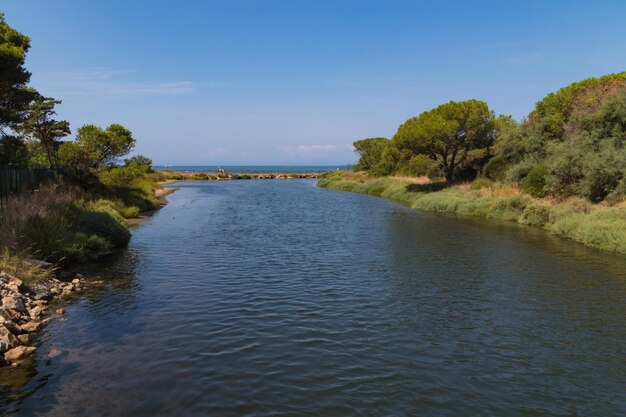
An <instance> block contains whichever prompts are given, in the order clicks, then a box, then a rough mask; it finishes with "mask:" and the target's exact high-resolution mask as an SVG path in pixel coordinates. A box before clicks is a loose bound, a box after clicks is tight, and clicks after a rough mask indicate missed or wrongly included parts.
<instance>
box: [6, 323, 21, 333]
mask: <svg viewBox="0 0 626 417" xmlns="http://www.w3.org/2000/svg"><path fill="white" fill-rule="evenodd" d="M2 325H3V326H4V327H6V328H7V329H8V330H9V331H10V332H11V333H13V334H20V333H22V330H21V329H20V328H19V327H18V326H17V325H16V324H15V323H13V322H12V321H5V322H4V323H2Z"/></svg>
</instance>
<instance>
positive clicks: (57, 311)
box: [55, 308, 65, 316]
mask: <svg viewBox="0 0 626 417" xmlns="http://www.w3.org/2000/svg"><path fill="white" fill-rule="evenodd" d="M55 313H56V315H58V316H60V315H63V314H65V309H64V308H57V309H56V311H55Z"/></svg>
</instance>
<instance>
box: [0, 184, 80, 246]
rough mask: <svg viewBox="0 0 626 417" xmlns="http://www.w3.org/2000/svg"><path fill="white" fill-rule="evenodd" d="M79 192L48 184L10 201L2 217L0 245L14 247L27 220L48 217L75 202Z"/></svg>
mask: <svg viewBox="0 0 626 417" xmlns="http://www.w3.org/2000/svg"><path fill="white" fill-rule="evenodd" d="M77 196H78V192H77V191H76V190H75V189H73V188H71V187H68V186H66V185H63V184H60V183H48V184H46V185H44V186H42V187H41V188H40V189H39V190H37V191H35V193H33V194H29V193H26V194H22V195H19V196H16V197H13V198H11V199H10V200H9V202H8V205H7V207H6V210H4V211H3V212H2V213H1V217H0V245H1V246H4V247H13V246H14V245H15V244H16V242H17V239H18V237H19V231H20V228H21V226H22V225H23V224H24V222H26V220H27V219H29V218H31V217H34V216H40V217H46V216H47V215H48V214H49V213H50V212H51V211H52V210H54V209H56V208H58V207H62V206H65V205H68V204H69V203H71V202H72V201H75V200H76V198H77Z"/></svg>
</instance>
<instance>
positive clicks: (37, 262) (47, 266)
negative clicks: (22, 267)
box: [28, 259, 54, 269]
mask: <svg viewBox="0 0 626 417" xmlns="http://www.w3.org/2000/svg"><path fill="white" fill-rule="evenodd" d="M28 262H30V263H31V265H38V266H40V267H42V268H44V269H52V268H54V264H52V263H50V262H46V261H40V260H38V259H29V260H28Z"/></svg>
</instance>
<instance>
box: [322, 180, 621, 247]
mask: <svg viewBox="0 0 626 417" xmlns="http://www.w3.org/2000/svg"><path fill="white" fill-rule="evenodd" d="M317 186H318V187H321V188H329V189H334V190H338V191H349V192H355V193H360V194H368V195H372V196H376V197H383V198H386V199H389V200H392V201H394V202H397V203H400V204H403V205H406V206H408V207H410V208H412V209H414V210H420V211H424V212H431V213H440V214H449V215H455V216H459V217H467V218H484V219H491V220H504V221H507V222H514V223H518V224H521V225H526V226H537V227H539V228H540V229H542V230H543V231H544V232H547V233H550V234H553V235H556V236H559V237H561V238H564V239H569V240H573V241H576V242H578V243H581V244H583V245H585V246H587V247H588V248H593V249H597V250H602V251H606V252H612V253H615V254H617V255H622V256H623V255H626V221H625V219H626V204H624V203H623V204H621V205H616V206H608V205H598V204H595V205H594V204H592V203H590V202H588V201H586V200H584V199H581V198H572V199H568V200H564V201H555V200H549V199H537V198H533V197H531V196H530V195H528V194H524V193H522V192H521V191H520V190H519V189H517V188H516V187H513V186H509V185H505V184H500V183H490V184H487V185H475V184H461V185H456V186H452V187H446V186H445V184H443V183H436V182H428V181H422V180H420V179H418V178H413V179H408V178H398V177H395V178H394V177H370V176H368V175H367V174H365V173H363V172H355V171H339V172H333V173H330V174H327V175H325V176H324V177H323V178H322V179H321V180H320V181H319V182H318V183H317Z"/></svg>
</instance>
